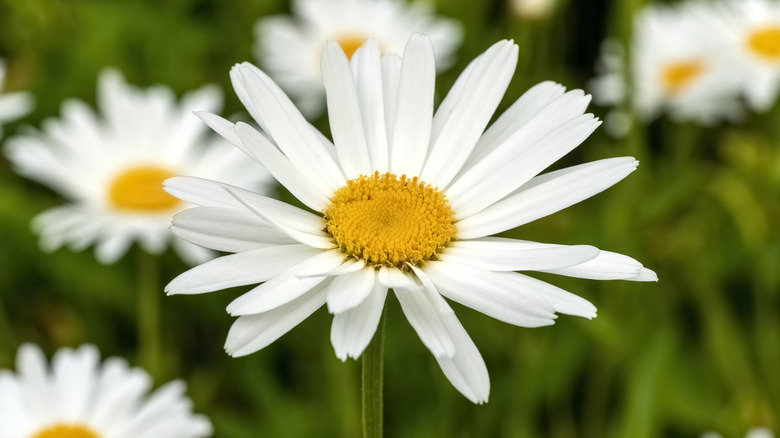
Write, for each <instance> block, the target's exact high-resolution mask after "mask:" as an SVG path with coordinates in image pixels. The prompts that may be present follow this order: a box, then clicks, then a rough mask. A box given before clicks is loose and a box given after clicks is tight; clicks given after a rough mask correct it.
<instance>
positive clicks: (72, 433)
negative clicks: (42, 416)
mask: <svg viewBox="0 0 780 438" xmlns="http://www.w3.org/2000/svg"><path fill="white" fill-rule="evenodd" d="M32 438H100V435H98V434H96V433H95V432H93V431H92V430H90V429H89V428H87V427H86V426H80V425H70V424H56V425H54V426H52V427H49V428H46V429H44V430H42V431H41V432H38V433H37V434H35V435H33V436H32Z"/></svg>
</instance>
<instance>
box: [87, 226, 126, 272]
mask: <svg viewBox="0 0 780 438" xmlns="http://www.w3.org/2000/svg"><path fill="white" fill-rule="evenodd" d="M132 243H133V241H132V239H131V237H130V236H128V235H127V234H125V233H121V232H120V233H115V234H111V235H108V236H106V237H105V238H104V239H103V240H101V241H100V242H98V243H97V245H95V258H96V259H97V261H98V262H100V263H101V264H103V265H111V264H114V263H116V262H117V261H119V259H121V258H122V256H123V255H125V254H126V253H127V250H128V249H129V248H130V245H131V244H132Z"/></svg>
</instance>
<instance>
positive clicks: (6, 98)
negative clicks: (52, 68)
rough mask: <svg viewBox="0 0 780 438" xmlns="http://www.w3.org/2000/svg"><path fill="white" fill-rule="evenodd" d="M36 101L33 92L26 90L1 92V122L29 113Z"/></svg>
mask: <svg viewBox="0 0 780 438" xmlns="http://www.w3.org/2000/svg"><path fill="white" fill-rule="evenodd" d="M0 88H1V87H0ZM34 102H35V99H34V98H33V95H32V93H28V92H24V91H16V92H13V93H4V94H0V123H3V122H6V121H9V120H14V119H17V118H19V117H21V116H23V115H25V114H27V113H29V112H30V111H31V110H32V108H33V105H34Z"/></svg>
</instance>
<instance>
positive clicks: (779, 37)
mask: <svg viewBox="0 0 780 438" xmlns="http://www.w3.org/2000/svg"><path fill="white" fill-rule="evenodd" d="M747 44H748V48H749V49H750V50H751V51H752V52H753V53H755V54H756V55H758V56H759V57H760V58H763V59H765V60H767V61H780V26H767V27H762V28H759V29H757V30H755V31H753V32H751V33H750V35H749V36H748V40H747Z"/></svg>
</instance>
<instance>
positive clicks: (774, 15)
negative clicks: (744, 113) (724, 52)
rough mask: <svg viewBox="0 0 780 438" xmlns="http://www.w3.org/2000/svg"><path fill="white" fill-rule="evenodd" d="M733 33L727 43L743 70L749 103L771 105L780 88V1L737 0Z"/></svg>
mask: <svg viewBox="0 0 780 438" xmlns="http://www.w3.org/2000/svg"><path fill="white" fill-rule="evenodd" d="M729 6H731V7H732V8H733V9H732V10H731V12H732V20H731V21H730V23H731V24H732V32H729V33H724V34H719V35H723V36H725V37H726V38H727V39H728V41H726V42H724V48H727V49H728V50H729V51H730V52H731V55H732V57H733V62H734V64H735V65H739V66H740V68H741V69H742V70H743V74H742V75H741V78H742V79H743V80H742V87H743V91H744V93H745V96H746V98H747V101H748V103H749V104H750V106H751V107H752V108H753V109H754V110H756V111H766V110H768V109H769V108H771V107H772V105H773V104H774V103H775V100H776V99H777V93H778V89H780V2H778V1H769V0H735V1H731V2H730V3H729Z"/></svg>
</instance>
